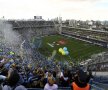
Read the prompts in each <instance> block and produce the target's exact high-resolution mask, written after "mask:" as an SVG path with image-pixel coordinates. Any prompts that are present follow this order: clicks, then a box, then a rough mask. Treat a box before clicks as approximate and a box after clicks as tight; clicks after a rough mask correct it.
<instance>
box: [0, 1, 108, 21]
mask: <svg viewBox="0 0 108 90" xmlns="http://www.w3.org/2000/svg"><path fill="white" fill-rule="evenodd" d="M3 16H4V17H5V18H6V19H32V18H33V17H34V16H42V17H43V19H46V20H47V19H48V18H49V19H52V18H55V17H59V16H60V17H62V18H63V19H64V20H65V19H76V20H108V0H0V18H2V17H3Z"/></svg>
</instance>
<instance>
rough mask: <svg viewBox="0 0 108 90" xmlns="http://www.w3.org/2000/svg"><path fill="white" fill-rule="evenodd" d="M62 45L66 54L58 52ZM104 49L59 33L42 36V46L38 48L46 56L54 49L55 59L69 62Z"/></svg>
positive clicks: (49, 55)
mask: <svg viewBox="0 0 108 90" xmlns="http://www.w3.org/2000/svg"><path fill="white" fill-rule="evenodd" d="M63 47H66V48H67V50H68V52H69V54H68V55H63V54H61V53H60V52H59V49H60V48H63ZM106 50H108V49H106V48H103V47H100V46H96V45H93V44H90V43H87V42H84V41H80V40H76V39H73V38H71V37H66V36H61V35H53V36H45V37H42V46H41V48H40V49H39V51H40V53H42V54H43V55H45V56H46V57H51V56H52V52H54V51H56V54H55V55H54V59H55V60H57V61H64V60H67V61H69V62H71V61H74V62H80V61H83V60H86V59H88V58H90V57H91V55H93V54H97V53H101V52H103V51H106Z"/></svg>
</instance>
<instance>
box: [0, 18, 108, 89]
mask: <svg viewBox="0 0 108 90" xmlns="http://www.w3.org/2000/svg"><path fill="white" fill-rule="evenodd" d="M0 29H1V30H0V41H1V45H0V57H1V63H0V66H1V67H0V68H1V70H0V71H1V75H2V74H3V75H6V73H5V72H6V70H8V69H9V67H12V68H13V67H17V68H18V70H19V73H20V74H21V75H22V77H23V79H24V80H23V82H22V83H23V85H24V86H25V87H27V88H28V90H41V89H36V88H38V87H39V88H43V85H44V84H43V85H42V86H41V85H39V84H38V83H36V82H35V81H39V80H38V79H39V78H38V79H36V78H37V77H36V78H32V79H33V80H32V79H31V76H33V75H32V74H34V73H32V72H33V71H36V72H40V73H41V74H43V71H46V72H50V73H53V74H54V73H55V72H56V73H57V72H60V71H62V70H64V72H70V73H72V71H73V72H74V71H75V70H76V69H78V68H83V69H84V70H86V71H87V70H91V71H93V72H105V73H107V71H108V58H107V57H108V38H107V37H108V32H107V31H98V30H90V29H84V28H75V27H71V26H68V25H66V24H63V23H62V21H61V20H60V21H54V20H50V21H45V20H41V21H37V20H35V19H34V20H1V21H0ZM4 58H6V60H8V62H9V63H7V62H4V61H2V60H4ZM2 62H3V63H2ZM8 64H9V65H8ZM2 66H3V68H2ZM5 66H6V67H5ZM32 69H33V71H32ZM74 73H75V72H74ZM30 75H31V76H30ZM69 75H70V76H69V78H71V75H72V74H69ZM25 76H27V77H25ZM102 78H104V79H105V80H103V82H102V81H101V79H102ZM30 80H31V81H30ZM70 80H71V79H70ZM96 80H97V81H98V84H97V83H95V82H97V81H96ZM39 82H40V81H39ZM62 82H63V81H62V80H61V81H60V82H59V84H60V85H59V84H58V85H59V86H60V87H61V89H60V90H70V88H69V84H70V83H69V84H68V85H66V86H65V85H64V84H63V83H62ZM106 82H108V77H102V76H101V78H100V77H99V76H98V75H97V76H96V78H95V79H94V83H95V84H93V85H96V86H95V87H94V86H92V88H95V90H104V89H100V88H99V87H101V85H103V87H104V88H106V87H107V85H106ZM30 83H32V84H30ZM101 83H102V84H101ZM103 83H104V84H103ZM103 87H101V88H103ZM29 88H32V89H29ZM33 88H35V89H33ZM91 90H94V89H91ZM105 90H106V89H105Z"/></svg>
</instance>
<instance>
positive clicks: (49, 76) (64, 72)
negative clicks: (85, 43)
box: [0, 50, 90, 90]
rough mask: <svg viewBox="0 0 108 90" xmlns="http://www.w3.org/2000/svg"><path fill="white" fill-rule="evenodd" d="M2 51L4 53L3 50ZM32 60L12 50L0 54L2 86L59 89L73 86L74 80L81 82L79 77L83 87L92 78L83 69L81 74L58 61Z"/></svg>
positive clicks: (5, 89)
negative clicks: (24, 58)
mask: <svg viewBox="0 0 108 90" xmlns="http://www.w3.org/2000/svg"><path fill="white" fill-rule="evenodd" d="M1 52H2V53H3V51H2V50H1ZM10 52H11V53H10ZM36 54H38V53H36ZM39 57H40V56H39ZM41 59H42V58H41ZM30 62H31V61H29V60H28V61H27V60H23V59H22V58H21V57H20V56H18V55H16V54H15V53H12V51H8V52H7V54H5V53H4V54H2V55H1V56H0V83H1V87H0V88H2V89H3V90H27V89H26V88H44V90H57V89H58V87H72V85H71V83H72V82H74V81H75V82H76V83H78V82H79V81H78V80H79V79H78V77H80V78H81V80H83V82H84V85H82V86H81V87H85V86H86V85H87V83H88V82H89V80H88V79H90V78H89V77H87V74H85V72H83V71H82V70H80V71H81V73H82V75H79V73H80V71H76V69H68V68H67V67H65V66H61V64H60V63H58V62H54V61H47V60H40V59H38V60H33V61H32V63H30ZM34 63H35V64H34ZM83 75H84V77H83ZM78 85H79V84H78ZM80 85H81V84H80ZM72 90H73V89H72Z"/></svg>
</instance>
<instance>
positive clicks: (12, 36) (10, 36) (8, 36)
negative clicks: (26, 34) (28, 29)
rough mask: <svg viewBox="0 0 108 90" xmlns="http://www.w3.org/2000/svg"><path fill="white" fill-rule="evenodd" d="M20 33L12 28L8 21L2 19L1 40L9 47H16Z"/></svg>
mask: <svg viewBox="0 0 108 90" xmlns="http://www.w3.org/2000/svg"><path fill="white" fill-rule="evenodd" d="M18 36H19V34H18V33H16V32H15V31H14V30H13V29H12V25H11V24H9V23H8V22H7V21H2V20H1V21H0V40H1V43H5V44H6V45H7V46H8V47H11V48H16V47H17V46H18V44H19V37H18Z"/></svg>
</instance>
